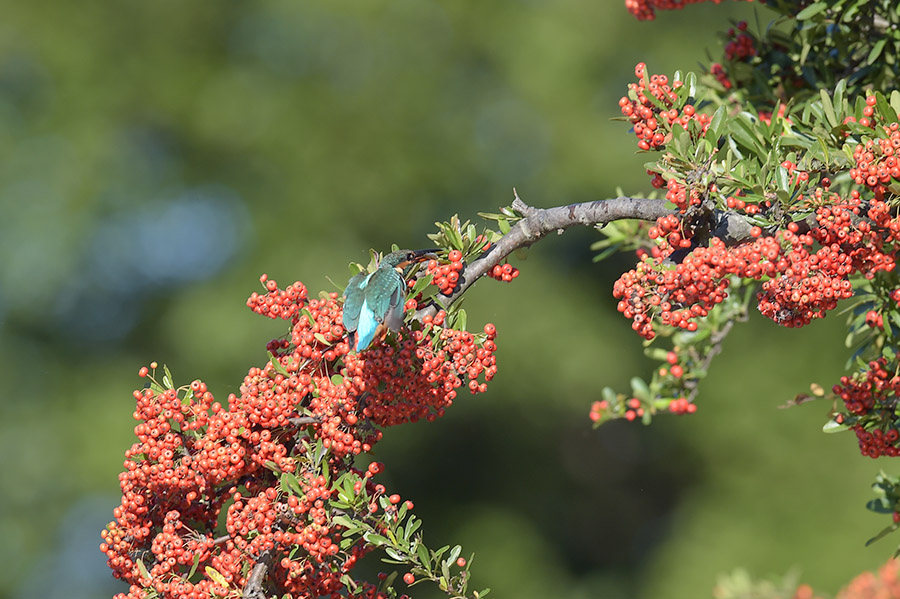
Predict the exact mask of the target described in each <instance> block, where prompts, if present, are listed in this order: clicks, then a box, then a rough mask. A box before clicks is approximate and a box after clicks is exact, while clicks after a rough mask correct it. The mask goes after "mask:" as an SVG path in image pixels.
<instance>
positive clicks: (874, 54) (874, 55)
mask: <svg viewBox="0 0 900 599" xmlns="http://www.w3.org/2000/svg"><path fill="white" fill-rule="evenodd" d="M887 41H888V38H887V36H885V37H882V38H881V39H880V40H878V41H877V42H875V45H874V46H872V50H870V51H869V55H868V56H867V57H866V64H873V63H874V62H875V61H876V60H878V57H879V56H881V51H882V50H884V45H885V44H886V43H887Z"/></svg>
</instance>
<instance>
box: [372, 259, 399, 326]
mask: <svg viewBox="0 0 900 599" xmlns="http://www.w3.org/2000/svg"><path fill="white" fill-rule="evenodd" d="M405 287H406V281H405V280H404V279H403V277H402V276H400V273H398V272H397V271H396V270H394V269H393V268H391V267H382V268H379V269H378V270H376V271H375V272H374V273H372V278H371V279H369V282H368V283H367V284H366V289H365V296H366V303H367V304H368V307H369V309H370V310H371V311H372V313H373V314H374V316H375V319H376V320H377V321H378V322H384V319H385V317H386V316H387V313H388V311H389V310H390V309H391V308H393V307H394V305H395V303H396V302H397V301H398V300H397V298H398V297H403V298H404V299H406V295H405V293H404V290H405Z"/></svg>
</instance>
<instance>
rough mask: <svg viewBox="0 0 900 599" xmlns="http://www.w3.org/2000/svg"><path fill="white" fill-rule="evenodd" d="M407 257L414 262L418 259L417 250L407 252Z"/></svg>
mask: <svg viewBox="0 0 900 599" xmlns="http://www.w3.org/2000/svg"><path fill="white" fill-rule="evenodd" d="M406 259H407V260H409V261H410V262H412V261H413V260H415V259H416V253H415V252H409V253H407V254H406Z"/></svg>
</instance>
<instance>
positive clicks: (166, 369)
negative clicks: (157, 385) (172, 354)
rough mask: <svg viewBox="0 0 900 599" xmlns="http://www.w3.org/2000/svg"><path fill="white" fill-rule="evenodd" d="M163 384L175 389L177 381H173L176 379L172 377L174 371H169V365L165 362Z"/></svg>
mask: <svg viewBox="0 0 900 599" xmlns="http://www.w3.org/2000/svg"><path fill="white" fill-rule="evenodd" d="M163 373H164V374H163V385H165V387H166V389H174V388H175V383H174V382H173V381H174V380H175V379H173V378H172V373H171V372H169V367H168V366H166V365H165V364H163Z"/></svg>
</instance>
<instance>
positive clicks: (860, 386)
mask: <svg viewBox="0 0 900 599" xmlns="http://www.w3.org/2000/svg"><path fill="white" fill-rule="evenodd" d="M895 366H896V365H891V366H890V367H888V363H887V360H886V359H885V358H883V357H882V358H879V359H878V360H873V361H872V362H869V364H868V368H867V369H866V370H864V371H863V372H858V373H856V374H854V375H851V376H843V377H841V382H840V384H838V385H835V386H834V388H833V389H832V390H833V391H834V393H835V394H836V395H837V396H839V397H840V398H841V399H842V400H843V401H844V406H845V407H846V408H847V411H848V412H849V413H850V414H853V415H854V416H856V417H857V418H858V419H857V421H856V424H854V425H853V426H851V429H853V430H854V431H855V432H856V438H857V440H858V441H859V449H860V451H861V452H862V454H863V455H867V456H869V457H872V458H877V457H878V456H882V455H887V456H898V455H900V447H898V443H897V441H898V440H900V432H898V429H900V422H896V421H895V418H894V416H893V414H894V410H895V409H896V406H897V402H898V398H900V376H897V374H896V373H895V372H896V371H895ZM876 427H877V428H876Z"/></svg>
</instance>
